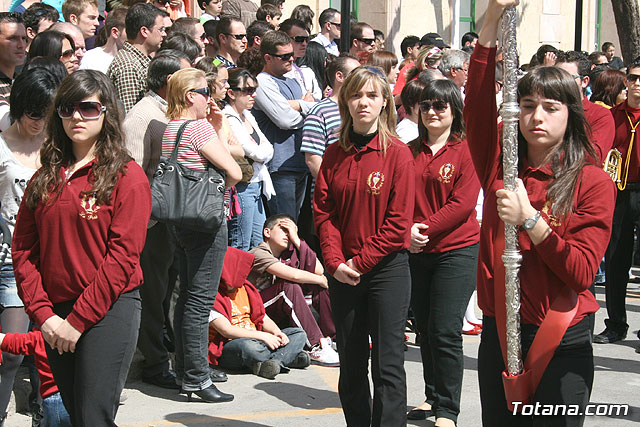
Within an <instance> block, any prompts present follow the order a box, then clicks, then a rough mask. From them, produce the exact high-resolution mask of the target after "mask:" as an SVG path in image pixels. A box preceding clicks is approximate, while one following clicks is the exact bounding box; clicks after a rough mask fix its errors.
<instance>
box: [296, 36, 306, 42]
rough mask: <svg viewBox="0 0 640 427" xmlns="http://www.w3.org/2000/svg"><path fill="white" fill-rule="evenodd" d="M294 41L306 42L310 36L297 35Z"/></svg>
mask: <svg viewBox="0 0 640 427" xmlns="http://www.w3.org/2000/svg"><path fill="white" fill-rule="evenodd" d="M293 41H294V42H296V43H304V42H308V41H309V36H295V37H294V38H293Z"/></svg>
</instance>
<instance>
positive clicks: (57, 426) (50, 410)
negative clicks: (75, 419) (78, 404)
mask: <svg viewBox="0 0 640 427" xmlns="http://www.w3.org/2000/svg"><path fill="white" fill-rule="evenodd" d="M42 412H43V415H44V417H43V419H42V423H41V424H40V427H71V418H69V413H68V412H67V410H66V409H65V407H64V405H63V404H62V396H60V392H57V393H53V394H51V395H49V396H47V397H45V398H44V399H42Z"/></svg>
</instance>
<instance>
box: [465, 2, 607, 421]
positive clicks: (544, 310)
mask: <svg viewBox="0 0 640 427" xmlns="http://www.w3.org/2000/svg"><path fill="white" fill-rule="evenodd" d="M517 3H518V2H517V0H491V1H490V2H489V6H488V9H487V13H486V15H485V21H484V25H483V28H482V31H481V32H480V38H479V40H478V45H477V46H476V48H475V50H474V52H473V56H472V57H471V63H470V67H469V79H468V81H467V86H466V105H465V110H464V113H465V121H466V123H467V140H468V143H469V150H470V152H471V157H472V159H473V162H474V166H475V168H476V172H477V174H478V178H479V180H480V183H481V185H482V187H483V189H484V195H485V199H484V207H483V214H482V227H481V230H480V251H479V263H478V275H477V280H478V303H479V305H480V308H481V309H482V311H483V331H482V339H481V343H480V349H479V353H478V376H479V383H480V400H481V404H482V421H483V425H485V426H492V427H493V426H511V425H518V426H528V425H534V426H537V425H554V426H555V425H582V423H583V421H584V417H580V416H569V415H567V416H563V415H558V416H548V415H547V416H544V415H543V416H535V415H534V416H533V417H531V416H529V417H525V416H522V415H519V416H517V418H515V417H516V416H514V415H512V412H510V411H509V410H508V409H507V402H506V398H505V395H504V392H503V385H502V378H501V376H502V374H501V373H502V371H503V370H504V363H503V355H502V351H501V346H500V342H499V337H498V332H497V328H498V325H497V324H496V317H495V316H496V312H497V311H498V310H500V309H501V307H498V306H497V305H496V304H495V300H494V292H496V290H497V289H498V284H499V283H500V281H502V280H504V271H502V274H500V273H499V271H500V266H499V265H498V264H497V263H496V261H495V260H496V258H498V259H500V258H499V257H500V255H501V250H500V249H497V248H496V245H495V241H496V238H497V237H498V233H499V229H500V228H501V227H503V222H506V223H509V224H512V225H516V226H522V227H521V231H520V232H519V233H518V243H519V245H520V252H521V254H522V257H523V259H522V267H521V269H520V284H521V307H520V322H521V331H522V333H521V341H522V353H523V357H524V358H526V356H527V354H528V352H529V348H530V347H531V344H532V341H533V338H534V336H535V335H536V332H537V331H538V330H539V328H540V326H541V324H542V323H543V321H544V320H545V317H546V316H547V315H548V314H549V312H550V306H551V304H552V302H553V301H554V300H555V299H556V297H557V296H558V295H559V294H562V295H569V296H570V299H569V301H571V302H573V301H577V302H576V303H575V304H577V305H575V306H574V307H575V308H576V309H577V311H576V314H575V316H574V317H573V319H572V320H571V321H570V323H569V324H568V329H567V330H566V332H565V333H564V336H563V338H562V342H561V343H560V345H559V346H558V348H557V349H556V351H555V353H554V355H553V357H552V358H551V360H550V362H549V364H548V365H547V367H546V369H545V370H544V373H543V375H542V377H541V380H540V383H539V385H538V387H537V390H536V392H535V396H534V397H533V400H534V401H535V402H539V403H540V404H542V405H545V404H565V405H579V406H583V405H585V404H586V403H587V402H588V400H589V395H590V391H591V386H592V383H593V369H594V367H593V352H592V347H591V335H592V332H591V331H592V327H593V317H594V314H593V313H595V312H596V310H598V308H599V305H598V303H597V302H596V300H595V298H594V296H593V294H592V293H591V292H589V291H588V288H589V286H590V285H591V283H592V282H593V278H594V276H595V273H596V271H597V269H598V265H599V263H600V260H601V259H602V256H603V255H604V252H605V249H606V246H607V242H608V240H609V235H610V233H611V222H612V218H613V206H614V200H615V187H614V185H613V183H612V180H611V178H610V177H609V176H608V175H607V174H606V173H604V171H602V169H601V168H600V167H598V166H597V165H595V160H594V159H595V158H596V156H595V152H594V150H593V147H592V145H591V144H590V142H589V138H588V136H587V133H586V132H585V119H584V114H583V109H582V103H581V100H580V93H579V92H578V87H577V85H576V84H575V80H574V79H573V77H572V76H571V75H569V74H568V73H567V72H565V71H563V70H560V69H558V68H555V67H538V68H535V69H533V70H531V71H530V72H529V73H528V74H527V75H526V76H525V77H523V78H522V79H521V80H520V81H519V83H518V98H519V102H520V123H519V132H518V142H519V156H518V157H519V165H518V176H519V179H520V180H521V181H519V184H518V188H517V190H515V191H507V190H505V189H504V185H503V182H502V174H503V170H502V166H501V144H500V141H499V135H498V130H497V126H496V105H495V102H494V99H495V96H494V94H495V92H494V84H495V81H494V70H495V52H496V48H495V45H496V36H497V32H498V22H499V20H500V16H501V15H502V13H503V11H504V8H505V7H506V6H509V5H514V4H517ZM547 320H548V319H547ZM499 327H502V325H500V326H499ZM554 327H555V324H554V325H552V329H553V328H554Z"/></svg>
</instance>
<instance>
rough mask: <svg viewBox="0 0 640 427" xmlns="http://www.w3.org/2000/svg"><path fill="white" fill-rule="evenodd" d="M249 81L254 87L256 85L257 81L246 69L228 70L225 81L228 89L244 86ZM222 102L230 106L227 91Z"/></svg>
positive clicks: (230, 102) (230, 100)
mask: <svg viewBox="0 0 640 427" xmlns="http://www.w3.org/2000/svg"><path fill="white" fill-rule="evenodd" d="M249 80H251V81H253V82H254V84H255V85H256V86H257V85H258V80H257V79H256V78H255V76H254V75H253V74H251V72H250V71H249V70H247V69H246V68H234V69H232V70H229V80H227V81H228V83H229V88H230V89H233V88H237V87H240V86H242V85H245V84H247V82H248V81H249ZM224 101H225V102H226V103H227V104H232V102H233V101H232V99H231V98H230V97H229V91H227V95H226V96H225V97H224Z"/></svg>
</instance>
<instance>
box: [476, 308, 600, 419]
mask: <svg viewBox="0 0 640 427" xmlns="http://www.w3.org/2000/svg"><path fill="white" fill-rule="evenodd" d="M593 321H594V315H593V314H590V315H588V316H586V317H585V318H584V319H582V321H580V322H579V323H578V324H576V325H574V326H572V327H570V328H569V329H567V332H566V333H565V334H564V337H563V338H562V341H561V342H560V345H559V346H558V348H557V349H556V352H555V354H554V356H553V358H552V359H551V361H550V362H549V365H547V369H546V370H545V372H544V374H543V375H542V379H541V380H540V384H539V385H538V389H537V391H536V393H535V395H534V402H540V404H541V405H550V404H565V405H579V406H580V407H581V412H582V411H584V408H585V406H586V405H587V404H588V403H589V396H590V395H591V387H592V386H593V349H592V347H591V342H592V332H591V331H592V329H593ZM537 330H538V327H537V326H534V325H521V340H522V354H523V360H524V358H525V357H526V355H527V352H528V351H529V348H530V347H531V343H532V342H533V338H534V336H535V333H536V331H537ZM504 369H505V367H504V362H503V360H502V352H501V350H500V342H499V341H498V333H497V330H496V320H495V318H493V317H489V316H484V317H483V318H482V338H481V341H480V348H479V350H478V379H479V382H480V403H481V405H482V425H483V426H486V427H502V426H504V427H513V426H518V427H529V426H532V427H551V426H553V427H556V426H558V427H559V426H571V427H574V426H582V425H583V423H584V416H542V415H539V416H523V415H516V416H514V415H513V414H512V413H511V412H509V410H508V409H507V402H506V399H505V396H504V388H503V386H502V371H504ZM534 402H532V403H534Z"/></svg>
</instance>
